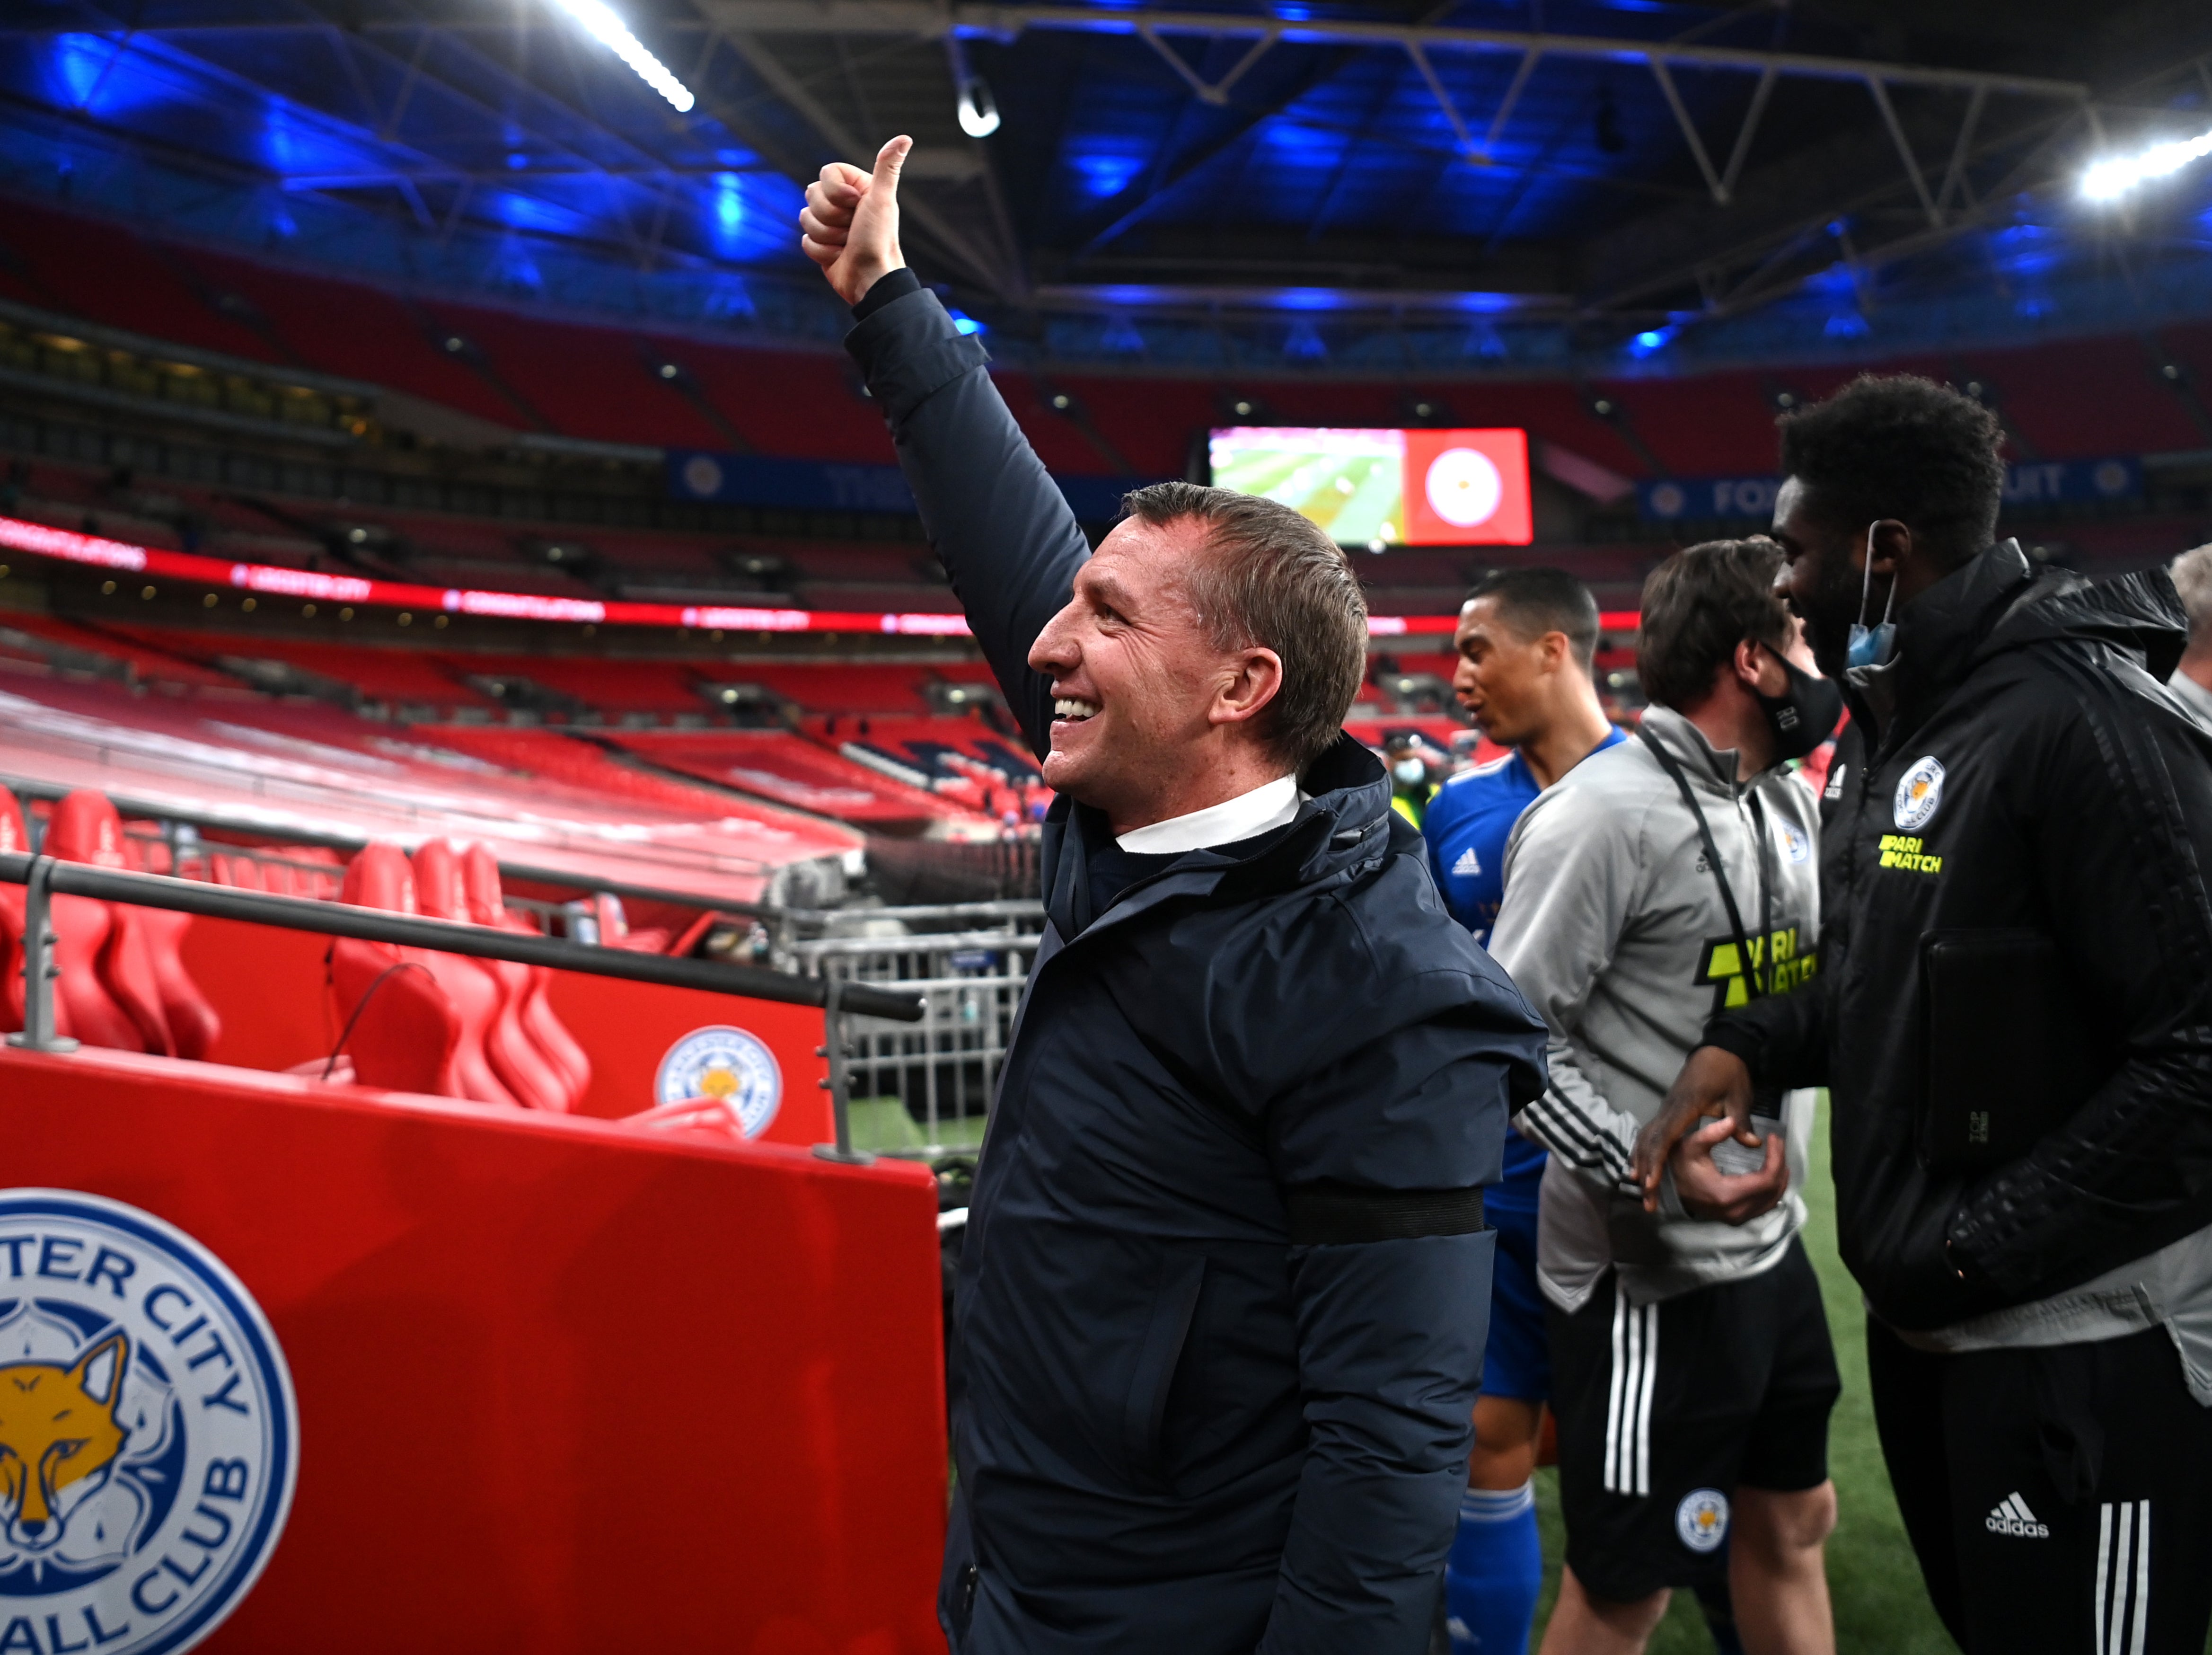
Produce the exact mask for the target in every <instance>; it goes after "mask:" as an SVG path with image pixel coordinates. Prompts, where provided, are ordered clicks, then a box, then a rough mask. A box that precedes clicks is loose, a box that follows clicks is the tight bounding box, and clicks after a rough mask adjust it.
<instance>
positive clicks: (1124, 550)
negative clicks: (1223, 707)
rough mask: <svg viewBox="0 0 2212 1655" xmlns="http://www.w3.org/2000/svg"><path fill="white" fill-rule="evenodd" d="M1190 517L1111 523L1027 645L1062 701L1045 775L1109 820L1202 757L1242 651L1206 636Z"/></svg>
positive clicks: (1170, 783) (1131, 813)
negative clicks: (1194, 596)
mask: <svg viewBox="0 0 2212 1655" xmlns="http://www.w3.org/2000/svg"><path fill="white" fill-rule="evenodd" d="M1204 536H1205V530H1204V527H1203V526H1202V525H1200V524H1199V523H1197V522H1196V521H1194V520H1182V521H1180V522H1175V523H1169V524H1165V525H1163V526H1154V525H1152V524H1150V523H1146V522H1145V521H1143V520H1140V519H1137V518H1130V519H1127V520H1124V521H1122V522H1121V523H1119V524H1116V525H1115V528H1114V531H1113V532H1111V533H1110V534H1109V535H1108V536H1107V537H1106V538H1105V540H1104V541H1103V543H1101V545H1099V548H1098V550H1097V552H1096V553H1095V554H1094V555H1093V556H1092V557H1091V560H1090V561H1089V562H1088V563H1085V564H1084V566H1083V567H1082V568H1081V569H1079V570H1078V571H1077V573H1076V576H1075V591H1074V596H1073V598H1072V599H1070V600H1069V602H1068V605H1067V607H1066V608H1065V609H1063V610H1061V611H1060V613H1059V614H1057V615H1055V616H1054V617H1053V618H1052V619H1051V620H1050V621H1049V622H1048V623H1047V624H1046V625H1045V629H1044V630H1043V631H1042V632H1041V633H1039V634H1038V635H1037V641H1036V643H1035V644H1034V645H1032V646H1031V648H1030V666H1031V667H1032V668H1034V669H1035V670H1036V671H1037V672H1042V673H1044V674H1045V675H1046V676H1048V678H1051V679H1052V687H1053V694H1054V697H1055V699H1056V701H1057V703H1058V707H1057V709H1056V712H1057V715H1056V716H1055V717H1054V720H1053V723H1052V751H1050V752H1049V753H1048V754H1047V755H1046V757H1045V761H1044V779H1045V781H1046V782H1047V783H1048V784H1049V785H1050V786H1052V787H1053V788H1056V789H1058V790H1059V791H1060V792H1061V793H1064V794H1068V795H1069V796H1070V797H1072V798H1073V799H1075V800H1078V801H1079V802H1080V803H1083V804H1085V805H1090V806H1093V807H1095V808H1097V809H1099V810H1103V811H1104V812H1107V814H1108V815H1109V817H1112V818H1115V820H1125V819H1126V820H1133V821H1134V820H1145V819H1155V818H1152V816H1151V812H1149V811H1147V810H1146V804H1145V801H1146V800H1148V799H1150V798H1152V797H1153V796H1155V795H1158V794H1163V793H1164V791H1166V790H1170V789H1171V788H1173V787H1174V786H1175V785H1176V784H1178V783H1179V782H1182V780H1184V779H1185V778H1186V776H1187V772H1188V770H1190V769H1191V767H1192V766H1193V764H1194V763H1198V764H1204V763H1206V762H1207V758H1206V755H1207V753H1208V751H1210V748H1209V746H1208V745H1206V742H1207V738H1208V737H1209V736H1211V735H1212V733H1213V732H1214V731H1215V729H1216V728H1217V727H1218V721H1217V720H1215V719H1212V718H1209V716H1208V712H1209V710H1210V709H1212V708H1213V707H1214V704H1215V703H1216V701H1217V699H1218V697H1219V696H1220V695H1221V693H1222V691H1223V690H1224V688H1225V685H1229V684H1231V683H1232V682H1233V681H1234V680H1235V679H1236V678H1237V676H1238V673H1239V671H1240V658H1239V657H1238V656H1237V655H1234V654H1223V653H1222V652H1221V651H1219V650H1218V649H1216V648H1214V647H1213V644H1212V640H1210V639H1209V638H1208V637H1207V636H1206V632H1205V630H1203V628H1201V626H1200V624H1199V616H1198V611H1197V610H1196V609H1195V607H1194V605H1193V604H1192V601H1191V599H1190V596H1189V593H1188V587H1187V585H1186V582H1185V580H1184V571H1185V570H1186V569H1188V568H1189V566H1190V564H1191V563H1192V562H1193V561H1194V559H1197V558H1200V557H1206V556H1209V555H1210V553H1209V552H1208V551H1207V550H1206V545H1205V539H1204Z"/></svg>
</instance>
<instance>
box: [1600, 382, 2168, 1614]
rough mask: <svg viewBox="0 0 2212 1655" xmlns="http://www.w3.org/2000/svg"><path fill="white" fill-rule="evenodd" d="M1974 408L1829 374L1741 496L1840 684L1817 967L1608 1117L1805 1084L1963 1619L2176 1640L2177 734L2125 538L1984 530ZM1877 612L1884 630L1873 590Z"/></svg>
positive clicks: (1918, 1498)
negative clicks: (1843, 709)
mask: <svg viewBox="0 0 2212 1655" xmlns="http://www.w3.org/2000/svg"><path fill="white" fill-rule="evenodd" d="M2000 436H2001V433H2000V430H1999V428H1998V426H1997V423H1996V420H1995V418H1994V417H1992V416H1991V415H1990V413H1989V412H1988V411H1986V410H1984V409H1983V408H1981V407H1980V406H1979V405H1977V404H1975V403H1973V402H1971V401H1969V400H1968V399H1966V398H1964V397H1961V396H1959V395H1958V394H1957V393H1955V392H1950V391H1948V390H1945V389H1943V388H1942V387H1939V386H1935V385H1932V384H1930V383H1929V382H1928V381H1926V380H1913V379H1896V380H1859V381H1857V383H1855V384H1853V385H1852V386H1849V387H1847V388H1846V389H1845V390H1844V391H1843V392H1839V393H1838V395H1837V396H1836V397H1834V398H1832V399H1831V400H1830V401H1828V402H1827V403H1826V404H1823V405H1820V406H1817V407H1814V408H1812V409H1809V410H1807V411H1803V412H1802V413H1800V414H1797V415H1795V416H1792V417H1790V418H1788V419H1785V420H1784V423H1783V459H1784V472H1786V474H1787V480H1786V482H1785V483H1784V487H1783V490H1782V494H1781V496H1780V498H1779V500H1778V503H1777V506H1776V511H1775V529H1774V532H1775V535H1776V538H1778V539H1779V540H1780V541H1781V542H1782V544H1783V546H1784V549H1785V551H1787V553H1788V555H1789V557H1790V564H1791V569H1790V578H1789V590H1790V596H1791V599H1792V601H1793V603H1794V604H1796V606H1797V607H1798V608H1799V609H1800V611H1802V613H1803V615H1804V617H1805V619H1806V624H1807V630H1808V633H1809V635H1810V636H1811V637H1812V640H1813V642H1814V648H1815V650H1816V651H1817V652H1818V653H1819V654H1820V655H1821V656H1822V657H1823V658H1824V662H1823V664H1824V665H1828V666H1830V667H1831V670H1834V669H1835V668H1840V667H1844V666H1847V665H1848V666H1849V670H1848V672H1846V674H1845V676H1846V680H1847V683H1848V685H1849V693H1850V709H1851V715H1852V722H1851V726H1850V729H1849V730H1848V731H1847V732H1846V733H1845V738H1844V742H1843V744H1842V745H1841V746H1840V747H1839V749H1838V754H1837V758H1836V763H1835V764H1834V767H1833V768H1832V770H1830V772H1829V781H1828V785H1827V788H1826V806H1827V808H1828V812H1829V814H1828V818H1827V824H1826V832H1825V834H1824V836H1823V840H1824V846H1823V868H1822V885H1823V890H1822V902H1821V907H1822V911H1823V928H1822V934H1821V941H1820V964H1821V976H1820V982H1821V984H1822V987H1823V992H1821V993H1819V994H1802V995H1778V996H1775V997H1773V998H1771V999H1768V1000H1762V1001H1756V1002H1754V1003H1753V1005H1751V1006H1749V1007H1745V1008H1743V1009H1742V1010H1740V1011H1736V1012H1731V1013H1724V1014H1723V1015H1722V1016H1719V1017H1717V1018H1715V1019H1713V1021H1712V1022H1711V1024H1710V1025H1708V1026H1707V1028H1706V1031H1705V1040H1706V1042H1707V1044H1705V1046H1703V1047H1701V1048H1700V1049H1699V1050H1698V1051H1696V1052H1695V1053H1693V1054H1692V1056H1691V1058H1690V1061H1689V1062H1688V1063H1687V1064H1686V1066H1685V1068H1684V1069H1683V1072H1682V1075H1681V1077H1680V1080H1678V1081H1677V1082H1676V1083H1675V1086H1674V1090H1673V1092H1671V1093H1670V1095H1669V1098H1668V1102H1667V1105H1666V1107H1665V1109H1664V1110H1662V1115H1661V1117H1659V1118H1658V1119H1656V1120H1655V1121H1654V1122H1653V1123H1651V1125H1650V1127H1649V1128H1647V1129H1645V1133H1644V1135H1643V1137H1642V1138H1641V1139H1640V1140H1639V1141H1638V1147H1637V1170H1638V1173H1639V1174H1640V1175H1641V1176H1642V1177H1643V1178H1644V1181H1645V1186H1646V1189H1647V1190H1651V1191H1655V1192H1656V1185H1657V1181H1658V1174H1659V1171H1661V1169H1662V1167H1663V1165H1665V1162H1666V1159H1667V1157H1668V1154H1669V1153H1674V1144H1675V1143H1676V1141H1678V1139H1679V1137H1680V1134H1681V1132H1682V1130H1683V1129H1684V1128H1685V1127H1686V1125H1688V1124H1690V1123H1693V1122H1694V1121H1695V1120H1696V1119H1697V1117H1699V1116H1701V1115H1717V1114H1728V1115H1730V1116H1733V1117H1736V1118H1737V1119H1738V1121H1739V1123H1741V1120H1742V1118H1743V1117H1744V1115H1745V1112H1746V1111H1747V1107H1748V1102H1749V1098H1750V1092H1751V1086H1752V1084H1753V1081H1754V1080H1757V1081H1759V1082H1763V1083H1765V1084H1767V1085H1779V1086H1808V1085H1826V1086H1829V1087H1830V1088H1831V1089H1832V1096H1833V1100H1834V1107H1833V1110H1832V1123H1833V1124H1832V1142H1833V1147H1834V1165H1835V1177H1836V1195H1837V1204H1838V1228H1839V1232H1840V1238H1841V1242H1842V1247H1843V1253H1844V1259H1845V1261H1846V1262H1847V1263H1849V1264H1850V1267H1851V1270H1852V1273H1853V1274H1854V1275H1857V1278H1858V1280H1859V1283H1860V1285H1861V1286H1862V1287H1863V1288H1864V1289H1865V1293H1866V1298H1867V1304H1868V1306H1869V1311H1870V1312H1871V1315H1870V1317H1869V1325H1868V1358H1869V1366H1870V1368H1871V1370H1872V1378H1873V1383H1874V1391H1875V1416H1876V1420H1877V1422H1878V1424H1879V1426H1880V1427H1881V1438H1882V1449H1883V1454H1884V1457H1886V1459H1887V1462H1888V1464H1889V1471H1890V1477H1891V1481H1892V1482H1893V1484H1894V1486H1895V1488H1896V1490H1897V1494H1898V1500H1899V1506H1900V1507H1901V1508H1902V1511H1903V1512H1904V1515H1905V1525H1906V1528H1907V1530H1908V1531H1909V1533H1910V1534H1911V1539H1912V1542H1913V1548H1914V1550H1915V1551H1916V1552H1917V1554H1918V1556H1919V1559H1920V1564H1921V1569H1922V1572H1923V1574H1924V1575H1925V1577H1926V1579H1927V1583H1928V1588H1929V1594H1930V1596H1931V1597H1933V1599H1934V1600H1935V1603H1936V1608H1937V1609H1938V1611H1939V1612H1940V1613H1941V1614H1942V1617H1943V1620H1944V1622H1945V1624H1946V1625H1947V1626H1948V1628H1950V1630H1951V1632H1952V1634H1953V1635H1954V1637H1956V1638H1957V1639H1958V1640H1959V1641H1960V1644H1961V1645H1962V1646H1965V1647H1966V1649H1967V1650H1968V1651H1969V1652H1973V1655H1980V1652H1984V1651H1999V1650H2004V1651H2012V1650H2021V1649H2035V1650H2051V1651H2083V1652H2087V1651H2095V1652H2097V1655H2146V1652H2164V1651H2184V1650H2185V1651H2187V1652H2189V1655H2198V1652H2201V1651H2202V1650H2203V1646H2204V1636H2205V1628H2206V1622H2207V1619H2208V1616H2212V1570H2208V1569H2207V1568H2206V1567H2204V1561H2203V1558H2204V1554H2205V1551H2206V1549H2207V1547H2208V1545H2212V1406H2208V1405H2212V1227H2208V1226H2212V905H2208V902H2207V898H2206V892H2205V884H2204V875H2205V870H2206V869H2207V868H2208V867H2212V762H2208V761H2212V741H2208V739H2207V738H2206V736H2205V735H2204V734H2203V733H2202V732H2201V731H2199V730H2197V728H2196V727H2193V726H2192V725H2191V722H2190V721H2189V720H2188V718H2187V717H2186V715H2185V713H2184V711H2183V709H2181V707H2180V706H2179V703H2177V702H2176V701H2175V700H2174V699H2173V698H2172V695H2171V694H2170V692H2169V691H2167V690H2166V688H2165V687H2164V679H2165V678H2166V675H2167V674H2168V673H2169V672H2171V671H2172V667H2173V664H2174V661H2175V660H2176V659H2177V658H2178V657H2179V652H2180V649H2181V647H2182V643H2183V641H2184V639H2185V636H2186V630H2187V628H2186V623H2185V619H2184V618H2183V616H2182V614H2181V611H2180V608H2179V603H2178V601H2177V599H2176V597H2175V594H2174V590H2173V586H2172V581H2170V580H2169V579H2168V578H2167V577H2166V575H2165V574H2164V573H2163V572H2160V571H2150V572H2147V573H2144V574H2141V575H2130V576H2127V577H2125V578H2124V579H2120V580H2116V581H2110V582H2107V583H2103V584H2092V583H2090V582H2089V581H2085V580H2082V579H2080V578H2078V577H2076V576H2073V575H2063V574H2052V575H2046V576H2045V577H2044V578H2041V579H2039V578H2037V577H2036V575H2034V573H2033V570H2032V569H2031V568H2030V566H2029V564H2028V562H2027V559H2026V558H2025V557H2022V556H2021V551H2020V549H2019V547H2018V546H2016V545H2014V544H2013V543H2012V542H2010V541H2004V542H2002V543H2000V544H1997V545H1990V544H1989V541H1990V536H1991V535H1992V533H1993V532H1994V530H1995V525H1996V514H1997V506H1998V500H1999V491H2000V486H2001V484H2002V474H2003V473H2002V465H2001V464H2000V462H1999V460H1998V459H1997V453H1996V450H1997V444H1998V441H1999V440H2000ZM1892 620H1893V630H1892V624H1891V623H1892Z"/></svg>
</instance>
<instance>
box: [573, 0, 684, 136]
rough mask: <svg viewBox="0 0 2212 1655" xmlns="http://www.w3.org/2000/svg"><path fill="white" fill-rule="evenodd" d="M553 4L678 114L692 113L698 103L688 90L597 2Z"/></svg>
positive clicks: (618, 19) (584, 0)
mask: <svg viewBox="0 0 2212 1655" xmlns="http://www.w3.org/2000/svg"><path fill="white" fill-rule="evenodd" d="M553 3H554V4H555V5H556V6H558V7H559V8H560V9H562V11H565V12H567V13H568V15H569V16H571V17H573V18H574V19H575V20H576V21H578V22H579V23H581V24H582V25H583V26H584V28H585V30H586V33H589V34H590V35H591V36H592V39H593V40H597V41H599V43H600V44H601V45H602V46H605V47H606V48H607V49H608V50H609V51H611V52H613V53H614V54H615V56H616V57H617V58H621V59H622V60H623V62H624V63H626V64H629V66H630V67H631V68H632V69H634V70H636V71H637V76H638V78H639V79H640V80H641V81H643V82H645V83H646V84H647V86H649V87H651V88H653V90H654V91H655V92H658V93H659V94H660V95H661V96H662V97H664V98H665V99H667V100H668V101H669V104H670V106H671V107H673V108H674V110H675V111H676V113H678V114H679V115H688V114H690V113H691V106H692V105H693V104H695V103H696V102H698V100H697V99H696V98H695V97H693V96H692V95H691V88H690V87H688V86H686V85H684V82H681V81H679V80H678V79H677V78H676V76H674V75H672V74H671V73H670V72H669V70H668V65H667V64H664V63H662V62H661V61H660V59H659V58H656V57H654V56H653V54H652V53H651V52H647V50H646V49H645V46H644V45H643V44H642V43H641V41H640V40H638V38H637V36H635V34H632V33H630V32H629V28H628V27H627V26H626V25H624V23H623V20H622V19H621V18H619V17H617V16H616V15H614V13H613V12H612V11H611V10H609V9H607V8H606V7H605V6H604V5H602V4H601V3H600V0H553Z"/></svg>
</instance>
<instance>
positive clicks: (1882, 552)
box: [1866, 517, 1912, 575]
mask: <svg viewBox="0 0 2212 1655" xmlns="http://www.w3.org/2000/svg"><path fill="white" fill-rule="evenodd" d="M1866 555H1867V560H1868V562H1869V563H1871V564H1872V565H1873V569H1874V573H1875V574H1876V575H1895V574H1896V573H1897V571H1898V570H1899V569H1901V568H1903V567H1904V566H1905V563H1907V562H1909V561H1910V560H1911V557H1912V530H1911V526H1909V525H1907V524H1905V523H1904V522H1901V521H1899V520H1898V519H1896V518H1894V517H1885V518H1882V519H1881V520H1878V521H1876V522H1875V523H1874V524H1872V525H1870V526H1869V527H1868V529H1867V551H1866Z"/></svg>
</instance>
